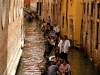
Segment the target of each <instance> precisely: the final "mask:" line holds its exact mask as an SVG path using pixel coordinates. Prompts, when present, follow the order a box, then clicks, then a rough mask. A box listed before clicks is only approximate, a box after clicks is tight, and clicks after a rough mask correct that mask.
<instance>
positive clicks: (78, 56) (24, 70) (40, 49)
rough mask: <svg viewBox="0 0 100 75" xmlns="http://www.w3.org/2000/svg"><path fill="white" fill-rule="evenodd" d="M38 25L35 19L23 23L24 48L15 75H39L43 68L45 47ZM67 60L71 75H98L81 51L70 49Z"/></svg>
mask: <svg viewBox="0 0 100 75" xmlns="http://www.w3.org/2000/svg"><path fill="white" fill-rule="evenodd" d="M39 23H40V21H39V20H35V19H34V20H33V22H32V23H28V22H27V21H25V24H24V25H25V47H24V49H23V54H22V57H21V60H20V64H19V66H18V69H17V73H16V75H41V69H40V68H43V67H45V66H44V65H45V59H44V57H43V56H44V50H45V46H44V39H43V32H42V31H41V30H40V27H39ZM34 30H35V31H34ZM68 60H69V63H70V65H71V75H100V74H99V71H97V70H96V68H95V66H93V63H92V62H91V61H90V60H89V59H88V58H85V57H84V52H82V51H81V50H77V49H71V50H70V53H69V56H68Z"/></svg>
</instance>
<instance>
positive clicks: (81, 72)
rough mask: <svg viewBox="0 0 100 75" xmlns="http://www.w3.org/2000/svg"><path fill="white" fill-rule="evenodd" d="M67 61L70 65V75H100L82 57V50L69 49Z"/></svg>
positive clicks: (86, 59)
mask: <svg viewBox="0 0 100 75" xmlns="http://www.w3.org/2000/svg"><path fill="white" fill-rule="evenodd" d="M68 59H69V63H70V65H71V69H72V75H100V71H99V70H97V68H96V67H95V66H93V65H94V64H93V63H92V62H91V61H90V60H89V59H88V58H87V57H85V56H84V52H83V51H82V50H78V49H71V50H70V52H69V56H68Z"/></svg>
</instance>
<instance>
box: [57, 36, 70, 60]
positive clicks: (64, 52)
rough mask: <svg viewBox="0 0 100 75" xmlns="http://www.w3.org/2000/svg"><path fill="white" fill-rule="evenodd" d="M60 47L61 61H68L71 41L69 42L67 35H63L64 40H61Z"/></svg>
mask: <svg viewBox="0 0 100 75" xmlns="http://www.w3.org/2000/svg"><path fill="white" fill-rule="evenodd" d="M58 47H59V52H60V57H61V59H67V57H68V52H69V48H70V41H69V40H68V38H67V35H66V34H65V35H63V39H62V40H60V42H59V44H58Z"/></svg>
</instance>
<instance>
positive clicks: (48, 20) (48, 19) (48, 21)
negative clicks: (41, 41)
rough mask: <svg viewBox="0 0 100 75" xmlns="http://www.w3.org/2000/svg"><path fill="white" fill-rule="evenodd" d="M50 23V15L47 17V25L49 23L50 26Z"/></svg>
mask: <svg viewBox="0 0 100 75" xmlns="http://www.w3.org/2000/svg"><path fill="white" fill-rule="evenodd" d="M50 23H51V18H50V16H49V17H48V18H47V25H49V26H50Z"/></svg>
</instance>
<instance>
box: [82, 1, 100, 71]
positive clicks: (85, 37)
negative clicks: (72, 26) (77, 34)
mask: <svg viewBox="0 0 100 75" xmlns="http://www.w3.org/2000/svg"><path fill="white" fill-rule="evenodd" d="M81 41H82V45H83V47H84V48H85V53H86V54H88V55H89V57H90V59H91V60H93V62H94V63H95V65H96V66H97V67H98V68H99V69H100V0H84V11H83V24H82V40H81Z"/></svg>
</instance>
